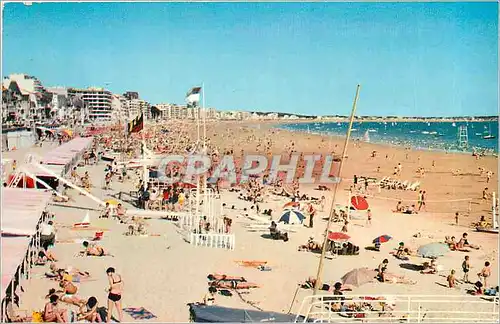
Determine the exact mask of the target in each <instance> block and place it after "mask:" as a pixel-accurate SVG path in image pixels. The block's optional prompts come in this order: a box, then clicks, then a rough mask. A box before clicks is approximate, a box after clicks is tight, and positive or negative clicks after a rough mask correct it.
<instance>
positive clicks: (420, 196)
mask: <svg viewBox="0 0 500 324" xmlns="http://www.w3.org/2000/svg"><path fill="white" fill-rule="evenodd" d="M417 206H418V210H420V209H421V208H422V190H420V191H419V192H418V198H417Z"/></svg>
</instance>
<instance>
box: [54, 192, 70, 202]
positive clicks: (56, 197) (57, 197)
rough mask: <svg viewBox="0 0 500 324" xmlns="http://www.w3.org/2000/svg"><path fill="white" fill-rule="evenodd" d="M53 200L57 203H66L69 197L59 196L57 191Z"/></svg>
mask: <svg viewBox="0 0 500 324" xmlns="http://www.w3.org/2000/svg"><path fill="white" fill-rule="evenodd" d="M52 201H54V202H57V203H65V202H68V201H69V198H68V197H62V196H58V195H57V194H56V193H55V192H54V193H53V194H52Z"/></svg>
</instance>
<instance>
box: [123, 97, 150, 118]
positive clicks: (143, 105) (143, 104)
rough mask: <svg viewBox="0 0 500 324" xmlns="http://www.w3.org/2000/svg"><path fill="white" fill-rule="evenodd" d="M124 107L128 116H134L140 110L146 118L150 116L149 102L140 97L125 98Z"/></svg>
mask: <svg viewBox="0 0 500 324" xmlns="http://www.w3.org/2000/svg"><path fill="white" fill-rule="evenodd" d="M126 109H127V112H128V116H129V118H134V117H135V116H137V115H139V114H140V113H141V112H142V113H145V114H146V117H147V118H151V105H150V104H149V102H147V101H145V100H142V99H132V100H126Z"/></svg>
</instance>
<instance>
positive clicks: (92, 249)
mask: <svg viewBox="0 0 500 324" xmlns="http://www.w3.org/2000/svg"><path fill="white" fill-rule="evenodd" d="M83 246H84V247H85V250H84V251H81V252H80V254H83V255H88V256H105V255H106V253H105V252H104V249H103V248H102V247H101V246H99V245H95V244H89V242H87V241H84V242H83Z"/></svg>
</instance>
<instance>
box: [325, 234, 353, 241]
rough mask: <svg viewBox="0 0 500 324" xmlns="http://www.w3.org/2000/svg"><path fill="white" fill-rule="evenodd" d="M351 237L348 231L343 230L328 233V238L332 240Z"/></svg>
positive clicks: (345, 239) (342, 239)
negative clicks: (343, 231)
mask: <svg viewBox="0 0 500 324" xmlns="http://www.w3.org/2000/svg"><path fill="white" fill-rule="evenodd" d="M350 238H351V237H350V236H349V235H347V234H346V233H342V232H329V233H328V239H329V240H330V241H347V240H348V239H350Z"/></svg>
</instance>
